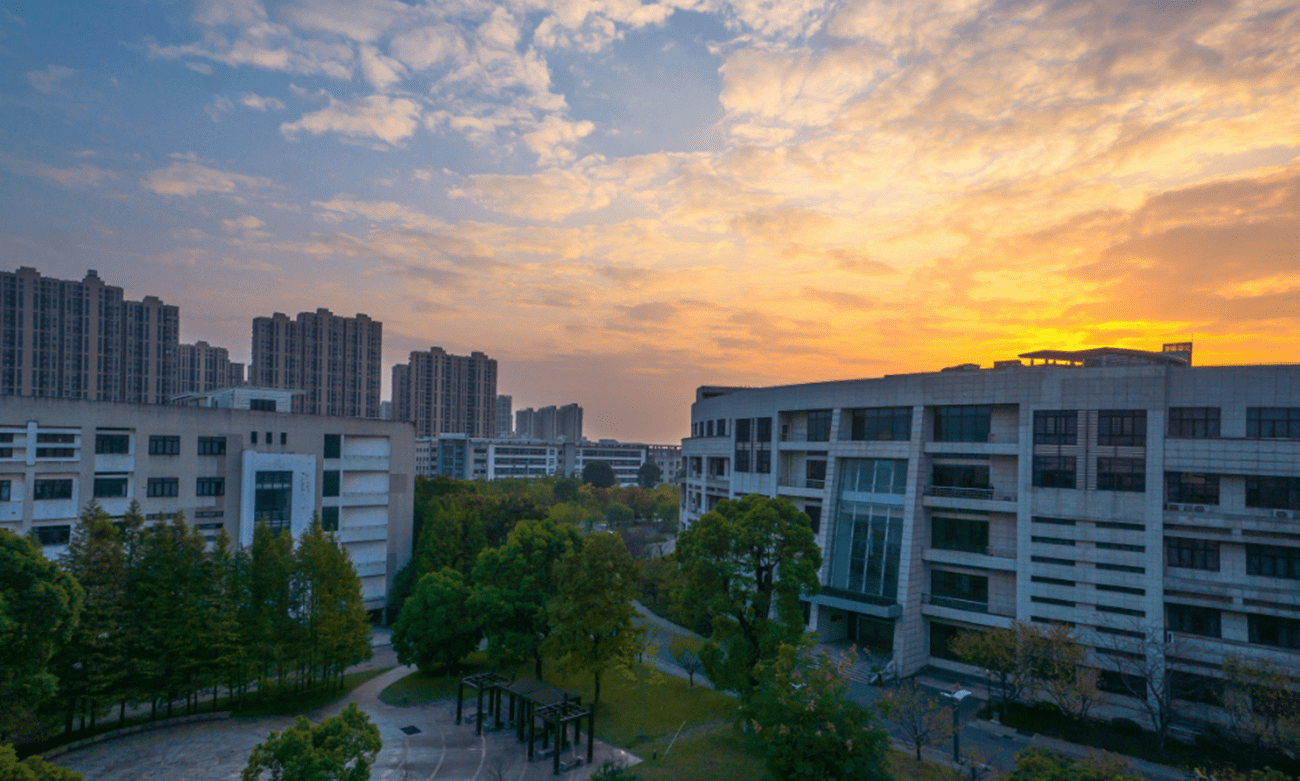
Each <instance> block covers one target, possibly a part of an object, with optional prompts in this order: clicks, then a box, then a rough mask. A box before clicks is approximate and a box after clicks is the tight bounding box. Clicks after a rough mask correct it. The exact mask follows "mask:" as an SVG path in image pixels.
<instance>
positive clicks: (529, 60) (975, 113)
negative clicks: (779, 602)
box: [0, 0, 1300, 442]
mask: <svg viewBox="0 0 1300 781" xmlns="http://www.w3.org/2000/svg"><path fill="white" fill-rule="evenodd" d="M0 207H2V208H0V258H2V259H3V260H2V262H0V268H3V269H5V270H14V269H16V268H18V267H19V266H34V267H36V268H37V269H39V270H40V271H41V272H42V273H43V274H45V275H47V276H54V277H62V278H74V279H80V278H81V277H82V276H83V275H84V274H85V271H86V269H89V268H95V269H97V270H98V271H99V274H100V276H101V277H102V278H104V280H105V281H106V282H108V283H110V284H115V285H119V286H121V287H123V288H124V289H125V292H126V295H127V296H128V297H130V298H136V299H138V298H141V297H143V296H145V295H158V296H160V297H161V298H163V299H164V300H165V301H167V302H168V303H172V304H177V305H179V306H180V308H181V338H182V340H183V341H195V340H199V339H203V340H206V341H208V342H211V343H213V344H218V345H222V346H225V347H228V348H229V349H230V351H231V356H232V359H236V360H247V358H248V355H249V341H250V321H251V319H252V318H253V317H255V316H259V315H269V314H271V313H272V312H286V313H288V314H290V315H293V314H296V313H297V312H300V311H310V310H315V309H316V308H318V307H326V308H329V309H330V310H332V311H334V312H335V313H336V314H345V315H352V314H355V313H357V312H364V313H366V314H368V315H370V316H371V317H373V318H375V319H378V320H380V321H382V322H383V324H384V362H385V375H386V376H385V386H386V387H387V384H388V379H389V378H388V376H387V374H388V367H389V366H391V364H393V363H396V362H399V361H405V360H406V356H407V355H408V354H409V352H410V351H412V350H418V349H428V348H429V347H430V346H434V345H436V346H440V347H443V348H444V349H446V350H448V351H450V352H453V353H457V354H468V353H469V352H470V351H474V350H480V351H483V352H486V353H487V354H488V355H490V356H491V357H493V358H496V359H497V360H498V362H499V384H498V389H499V392H501V393H508V394H511V395H513V396H514V403H515V407H516V409H518V408H520V407H524V406H541V405H547V404H564V403H568V402H573V401H576V402H578V403H580V404H582V405H583V407H584V408H585V413H586V414H585V426H586V433H587V435H588V436H593V437H595V436H604V437H616V438H619V439H623V440H631V441H651V442H671V441H674V440H676V439H678V438H680V437H681V436H684V435H685V434H687V433H688V429H689V405H690V403H691V402H692V401H693V400H694V390H695V388H696V387H697V386H699V385H702V384H719V385H773V384H786V383H797V382H809V381H817V380H833V379H847V378H857V377H874V376H881V375H883V374H892V373H900V372H910V371H933V370H937V369H939V368H941V367H943V366H949V365H953V364H958V363H966V362H972V363H980V364H983V365H985V366H988V365H990V364H991V363H992V362H993V361H994V360H1001V359H1007V358H1013V357H1015V356H1016V355H1017V354H1019V353H1022V352H1026V351H1029V350H1035V349H1044V348H1059V349H1071V348H1086V347H1096V346H1102V345H1114V346H1121V347H1136V348H1141V349H1157V350H1158V349H1159V348H1160V345H1161V344H1162V343H1164V342H1173V341H1184V340H1189V339H1191V340H1194V341H1195V345H1196V348H1195V349H1196V352H1195V358H1194V360H1195V362H1196V363H1197V364H1225V363H1241V362H1279V361H1300V345H1298V342H1297V335H1298V332H1300V321H1298V318H1300V307H1298V306H1297V297H1298V296H1300V5H1298V4H1296V3H1295V0H1280V1H1275V0H1260V1H1259V2H1239V3H1237V2H1229V1H1228V0H1208V1H1207V2H1195V1H1194V0H1137V1H1126V0H1060V1H1059V2H1033V1H1032V0H1029V1H1026V2H979V1H978V0H943V1H941V2H938V1H932V0H906V1H904V2H879V1H877V0H833V1H831V2H822V1H820V0H736V1H735V2H722V1H721V0H665V1H651V2H641V0H500V2H483V1H481V0H443V1H442V2H430V3H424V2H399V1H398V0H356V1H355V2H338V1H336V0H322V1H321V2H307V1H306V0H268V1H267V2H259V0H204V1H202V2H197V3H186V2H140V0H120V2H116V3H87V2H84V0H83V1H82V2H70V1H68V0H39V2H34V1H33V0H2V2H0ZM385 395H387V390H385Z"/></svg>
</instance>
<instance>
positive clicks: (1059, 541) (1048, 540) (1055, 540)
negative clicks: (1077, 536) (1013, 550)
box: [1029, 535, 1075, 547]
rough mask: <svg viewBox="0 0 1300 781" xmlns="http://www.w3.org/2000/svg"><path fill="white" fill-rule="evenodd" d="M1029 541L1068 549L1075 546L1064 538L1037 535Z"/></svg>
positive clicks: (1073, 542) (1072, 541) (1071, 541)
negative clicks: (1067, 547)
mask: <svg viewBox="0 0 1300 781" xmlns="http://www.w3.org/2000/svg"><path fill="white" fill-rule="evenodd" d="M1029 541H1030V542H1037V543H1039V544H1042V545H1065V546H1069V547H1073V546H1074V544H1075V541H1074V540H1070V539H1066V538H1064V537H1039V536H1038V535H1034V536H1032V537H1030V538H1029Z"/></svg>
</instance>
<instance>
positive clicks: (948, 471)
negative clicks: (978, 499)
mask: <svg viewBox="0 0 1300 781" xmlns="http://www.w3.org/2000/svg"><path fill="white" fill-rule="evenodd" d="M930 484H931V485H935V486H943V487H945V488H988V487H989V468H988V467H987V466H983V465H980V464H935V465H934V469H933V471H932V472H931V475H930Z"/></svg>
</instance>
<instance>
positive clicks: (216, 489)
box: [194, 477, 226, 496]
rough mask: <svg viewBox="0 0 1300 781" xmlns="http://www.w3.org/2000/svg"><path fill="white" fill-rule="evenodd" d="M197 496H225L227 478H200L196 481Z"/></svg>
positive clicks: (195, 492)
mask: <svg viewBox="0 0 1300 781" xmlns="http://www.w3.org/2000/svg"><path fill="white" fill-rule="evenodd" d="M194 495H195V496H225V495H226V478H224V477H199V478H196V479H195V481H194Z"/></svg>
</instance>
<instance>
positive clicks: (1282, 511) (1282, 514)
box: [1273, 510, 1291, 518]
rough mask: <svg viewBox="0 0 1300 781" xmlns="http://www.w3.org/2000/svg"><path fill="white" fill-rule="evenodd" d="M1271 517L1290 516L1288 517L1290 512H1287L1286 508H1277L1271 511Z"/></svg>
mask: <svg viewBox="0 0 1300 781" xmlns="http://www.w3.org/2000/svg"><path fill="white" fill-rule="evenodd" d="M1273 517H1274V518H1290V517H1291V513H1289V512H1287V511H1286V510H1277V511H1275V512H1274V513H1273Z"/></svg>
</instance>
